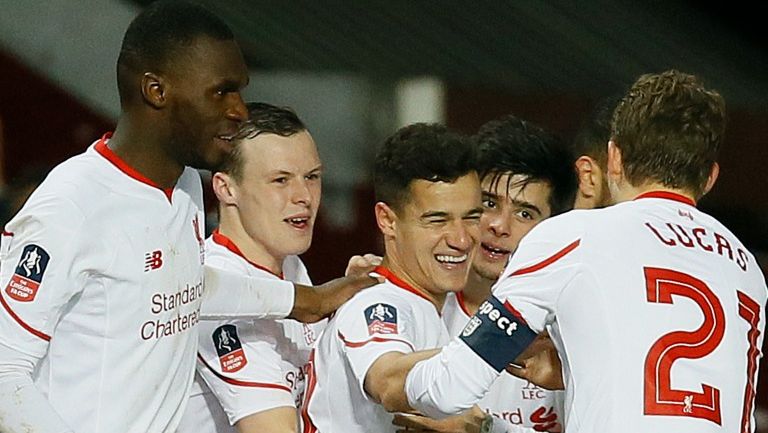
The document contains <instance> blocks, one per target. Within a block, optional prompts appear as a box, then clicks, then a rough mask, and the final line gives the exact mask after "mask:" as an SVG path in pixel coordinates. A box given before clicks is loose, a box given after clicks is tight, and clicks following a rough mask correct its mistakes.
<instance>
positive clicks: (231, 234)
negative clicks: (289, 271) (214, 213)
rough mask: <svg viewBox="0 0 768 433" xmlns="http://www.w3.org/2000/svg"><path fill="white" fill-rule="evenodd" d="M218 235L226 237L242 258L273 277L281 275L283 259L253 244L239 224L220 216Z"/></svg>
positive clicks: (255, 243)
mask: <svg viewBox="0 0 768 433" xmlns="http://www.w3.org/2000/svg"><path fill="white" fill-rule="evenodd" d="M219 233H221V234H222V235H224V236H226V237H227V238H228V239H229V240H230V241H232V243H234V244H235V245H236V246H237V249H238V250H240V253H241V254H242V255H243V258H245V259H246V260H248V261H249V262H251V263H252V264H255V265H257V266H258V267H260V268H264V269H266V270H267V271H269V272H271V273H272V274H274V275H278V276H280V275H282V273H283V260H285V257H277V256H275V255H273V254H270V253H269V251H268V250H267V249H266V248H265V247H264V246H263V245H261V244H260V243H258V242H255V241H254V240H253V239H252V238H251V237H250V236H248V233H247V232H246V231H245V229H244V228H243V226H242V225H241V224H237V223H232V222H231V221H228V220H227V218H226V217H225V216H224V214H222V216H221V224H220V226H219Z"/></svg>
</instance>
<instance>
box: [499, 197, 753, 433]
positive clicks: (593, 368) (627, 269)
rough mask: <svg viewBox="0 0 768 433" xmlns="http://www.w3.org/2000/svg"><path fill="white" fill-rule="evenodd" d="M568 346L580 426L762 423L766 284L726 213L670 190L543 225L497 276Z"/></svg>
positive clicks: (522, 309)
mask: <svg viewBox="0 0 768 433" xmlns="http://www.w3.org/2000/svg"><path fill="white" fill-rule="evenodd" d="M494 295H495V296H496V297H497V298H498V299H499V300H500V301H501V302H502V303H504V304H505V305H506V306H507V309H508V310H510V311H513V312H517V314H518V315H519V316H520V317H522V318H523V319H524V320H525V321H526V322H527V324H528V325H529V326H530V327H531V328H532V329H534V330H536V331H537V332H538V331H541V330H542V329H544V327H545V326H547V325H548V324H549V325H551V327H552V338H553V340H554V341H555V344H556V345H557V346H558V349H559V351H560V353H561V357H562V358H563V368H564V376H565V379H566V416H565V430H566V431H567V432H569V433H579V432H608V431H617V432H618V431H621V432H625V433H635V432H636V433H653V432H659V433H668V432H676V433H708V432H711V433H715V432H718V433H721V432H728V433H734V432H750V431H753V430H754V425H753V415H752V414H753V409H754V407H753V404H754V397H755V385H756V380H757V378H756V376H757V370H758V361H759V358H760V356H761V353H760V348H761V347H762V343H763V335H764V330H765V305H766V296H767V294H766V285H765V279H764V277H763V275H762V272H761V270H760V269H759V267H758V263H757V262H756V261H755V258H754V257H753V256H752V255H751V254H750V253H749V252H748V251H747V250H746V249H745V248H744V246H743V244H742V243H741V242H740V241H739V240H738V239H737V238H736V237H735V236H734V235H733V234H732V233H731V232H730V231H729V230H728V229H726V228H725V227H724V226H723V225H721V224H720V223H719V222H717V221H716V220H715V219H713V218H712V217H710V216H708V215H706V214H704V213H702V212H700V211H699V210H697V209H696V208H695V206H694V203H693V202H692V201H690V200H688V199H686V198H685V197H683V196H679V195H677V194H673V193H669V192H651V193H647V194H643V195H641V196H640V197H638V199H636V200H634V201H631V202H626V203H621V204H618V205H616V206H613V207H609V208H606V209H601V210H592V211H574V212H571V213H568V214H565V215H562V216H558V217H555V218H551V219H548V220H546V221H544V222H542V223H541V224H539V225H538V226H536V227H535V228H534V229H533V230H532V231H531V232H530V233H529V234H528V235H527V236H526V237H525V238H524V239H523V241H522V242H521V244H520V247H519V248H518V250H517V252H516V253H515V254H514V256H513V257H512V259H511V261H510V263H509V264H508V266H507V268H506V269H505V271H504V273H503V274H502V276H501V278H500V279H499V281H498V283H497V285H496V286H495V287H494Z"/></svg>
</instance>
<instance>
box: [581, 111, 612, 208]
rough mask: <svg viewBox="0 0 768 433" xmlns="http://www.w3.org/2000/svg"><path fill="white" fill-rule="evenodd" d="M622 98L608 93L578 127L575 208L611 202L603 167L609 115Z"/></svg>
mask: <svg viewBox="0 0 768 433" xmlns="http://www.w3.org/2000/svg"><path fill="white" fill-rule="evenodd" d="M620 99H621V98H620V97H619V96H611V97H608V98H605V99H603V100H602V101H600V102H599V103H598V104H597V106H596V107H595V109H594V110H593V111H592V113H591V114H590V116H589V118H588V119H587V121H586V122H585V123H584V125H582V127H581V128H580V129H579V132H578V133H577V134H576V139H575V140H574V142H573V151H574V156H575V157H576V161H575V162H574V166H575V169H576V175H577V177H578V181H579V187H578V189H577V191H576V198H575V200H574V203H573V207H574V209H595V208H601V207H605V206H607V205H609V204H611V197H610V192H609V191H608V182H607V179H606V174H605V169H606V163H607V159H608V141H609V140H610V139H611V117H612V116H613V110H614V108H616V104H618V103H619V100H620Z"/></svg>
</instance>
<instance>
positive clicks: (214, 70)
mask: <svg viewBox="0 0 768 433" xmlns="http://www.w3.org/2000/svg"><path fill="white" fill-rule="evenodd" d="M247 81H248V71H247V68H246V66H245V63H244V61H243V56H242V54H241V52H240V49H239V48H238V46H237V44H236V43H235V41H234V38H233V35H232V32H231V31H230V29H229V28H228V27H227V26H226V25H225V24H224V23H223V22H221V21H220V20H219V19H218V18H216V17H215V16H213V15H212V14H211V13H209V12H208V11H207V10H205V9H203V8H201V7H199V6H195V5H190V4H186V3H180V2H164V1H163V2H157V3H153V4H152V5H151V6H149V7H148V8H147V9H145V11H144V12H143V13H141V14H140V15H139V16H138V17H136V18H135V19H134V20H133V21H132V22H131V24H130V26H129V28H128V30H127V32H126V34H125V37H124V39H123V46H122V49H121V52H120V56H119V58H118V62H117V83H118V90H119V93H120V98H121V108H122V111H121V114H120V117H119V119H118V123H117V128H116V130H115V132H114V134H106V135H105V136H104V137H103V138H102V139H100V140H98V141H97V142H96V143H95V144H94V145H92V146H90V147H89V148H88V149H87V150H86V151H85V152H84V153H83V154H81V155H78V156H75V157H73V158H71V159H69V160H68V161H66V162H64V163H62V164H60V165H59V166H58V167H56V168H55V169H54V170H53V171H52V172H51V173H50V174H49V176H48V177H47V178H46V179H45V181H43V183H42V184H41V186H40V187H39V188H38V189H37V190H36V191H35V192H34V193H33V194H32V196H31V197H30V199H29V200H28V202H27V203H26V204H25V206H24V207H23V208H22V210H21V211H20V212H19V213H18V214H17V215H16V216H15V217H14V218H13V219H12V220H11V221H10V222H9V223H8V224H7V225H6V226H5V230H4V231H3V234H2V245H1V246H0V263H2V267H1V268H0V284H1V285H0V304H2V307H0V310H1V311H0V414H1V416H0V430H1V431H35V432H36V433H49V432H73V431H76V432H78V433H97V432H135V433H147V432H152V433H155V432H169V433H170V432H173V431H174V430H175V428H176V426H177V424H178V422H179V419H180V417H181V415H182V412H183V409H184V404H185V402H186V398H187V396H188V392H189V389H190V386H191V383H192V379H193V376H194V368H195V356H196V352H197V338H198V334H197V325H198V323H199V321H200V319H201V317H202V316H204V315H209V316H211V317H233V316H244V315H249V316H253V317H274V318H283V317H285V316H286V315H288V314H290V315H291V316H292V317H295V318H301V319H304V320H318V319H320V318H321V317H323V316H324V315H326V314H329V313H330V312H331V311H333V309H334V307H335V306H336V305H338V303H339V302H341V301H343V300H345V299H347V298H348V297H349V296H351V294H353V293H354V292H356V291H357V290H358V289H359V286H360V285H361V284H364V283H368V282H372V279H370V278H367V277H365V276H363V277H360V278H349V279H346V280H341V281H335V282H334V283H332V284H330V285H329V286H321V287H320V288H311V287H307V286H302V285H298V284H296V285H294V286H292V287H286V285H285V284H283V285H271V286H265V285H263V284H260V285H256V284H255V282H259V281H261V280H251V279H248V278H246V277H242V276H240V275H237V274H232V273H226V272H223V271H217V270H216V269H214V268H210V269H205V268H204V266H203V260H204V249H205V245H204V239H203V233H204V231H203V227H204V210H203V200H202V186H201V182H200V177H199V175H198V173H197V172H196V171H195V170H194V169H192V168H190V167H191V166H195V167H200V168H208V169H214V168H216V167H217V166H218V165H220V164H221V162H222V161H224V160H225V158H226V156H227V155H228V154H229V152H230V151H231V149H232V142H231V136H232V135H233V134H234V133H235V132H236V131H237V128H238V125H239V124H240V122H242V121H243V120H245V119H246V118H247V111H246V108H245V105H244V104H243V101H242V99H241V97H240V93H239V91H240V89H241V88H243V87H244V86H245V85H246V83H247ZM204 279H205V290H204V289H203V280H204ZM366 280H369V281H366ZM350 282H351V283H353V284H343V283H350ZM224 288H226V290H227V293H228V294H230V295H231V298H225V299H223V300H221V301H216V299H217V298H218V299H220V298H223V297H213V298H212V299H211V302H201V301H202V298H203V296H210V295H215V294H216V292H219V291H222V290H224ZM328 290H331V291H330V292H329V291H328Z"/></svg>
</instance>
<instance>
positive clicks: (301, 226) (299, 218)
mask: <svg viewBox="0 0 768 433" xmlns="http://www.w3.org/2000/svg"><path fill="white" fill-rule="evenodd" d="M283 222H285V223H288V225H290V226H291V227H293V228H295V229H297V230H306V229H307V228H309V223H310V217H309V215H296V216H291V217H288V218H285V219H283Z"/></svg>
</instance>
